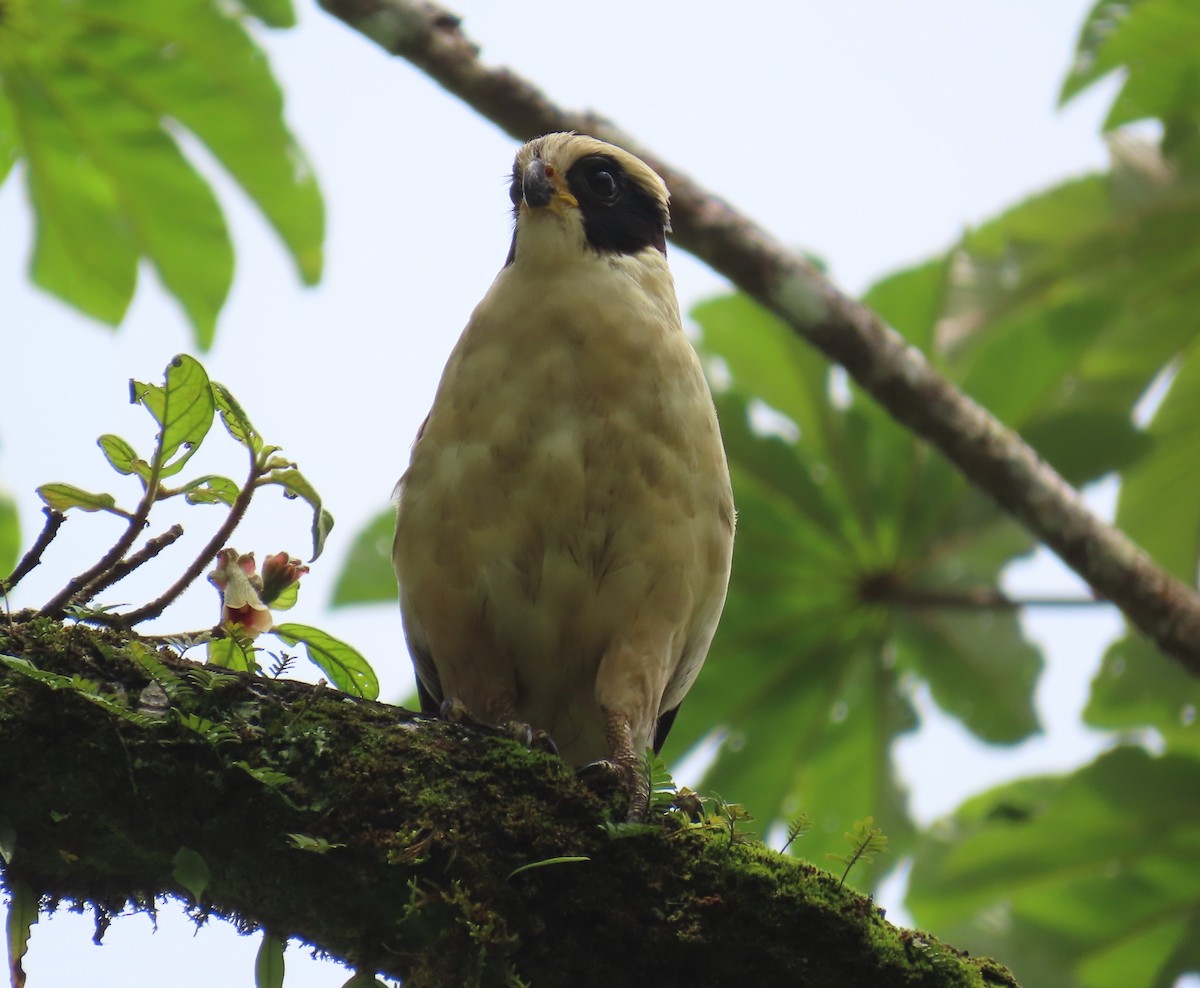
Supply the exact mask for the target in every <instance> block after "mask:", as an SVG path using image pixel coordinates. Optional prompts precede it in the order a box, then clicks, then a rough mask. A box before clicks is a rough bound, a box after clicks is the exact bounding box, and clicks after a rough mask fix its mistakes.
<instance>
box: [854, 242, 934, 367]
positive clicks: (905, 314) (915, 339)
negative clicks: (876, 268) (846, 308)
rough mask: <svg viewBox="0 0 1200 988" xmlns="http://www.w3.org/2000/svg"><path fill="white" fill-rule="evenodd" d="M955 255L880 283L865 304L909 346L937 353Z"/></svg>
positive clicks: (902, 272)
mask: <svg viewBox="0 0 1200 988" xmlns="http://www.w3.org/2000/svg"><path fill="white" fill-rule="evenodd" d="M950 271H951V255H946V256H945V257H939V258H935V259H934V260H932V261H927V262H926V263H925V264H920V265H917V266H916V267H912V268H908V269H906V270H904V271H900V272H898V273H896V274H893V275H889V276H888V277H886V278H884V279H882V280H881V281H877V282H876V283H875V284H874V285H872V286H871V287H870V288H869V289H868V290H867V293H866V294H865V295H864V296H863V298H862V301H863V304H864V305H866V306H869V307H870V308H872V309H874V310H875V311H876V312H877V313H878V314H879V315H880V316H882V317H883V318H884V319H886V320H887V322H888V325H890V326H891V327H892V328H893V329H895V330H896V331H897V332H898V333H899V334H900V335H901V336H903V337H904V338H905V339H906V340H908V342H909V343H911V344H912V345H913V346H915V347H917V348H918V349H920V350H923V351H925V352H926V353H935V351H934V349H933V345H934V333H935V331H936V330H937V326H938V323H939V322H940V321H941V319H942V316H943V314H944V310H945V306H946V293H947V290H948V289H949V286H950Z"/></svg>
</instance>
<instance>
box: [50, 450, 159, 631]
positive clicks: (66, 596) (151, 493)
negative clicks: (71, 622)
mask: <svg viewBox="0 0 1200 988" xmlns="http://www.w3.org/2000/svg"><path fill="white" fill-rule="evenodd" d="M165 434H166V429H165V427H163V428H160V429H159V430H158V444H157V446H156V447H155V450H154V461H153V463H151V465H150V476H149V477H147V478H146V490H145V491H144V492H143V493H142V499H141V500H140V501H139V502H138V506H137V510H136V511H134V513H133V514H132V515H130V516H129V524H128V525H127V526H126V528H125V532H124V534H123V535H122V536H121V537H120V538H119V539H117V541H116V543H115V544H114V545H113V547H112V548H111V549H109V550H108V552H106V553H105V554H104V555H103V556H102V557H101V558H100V560H99V561H98V562H97V563H96V564H95V565H94V566H92V567H91V568H90V569H86V570H84V571H83V572H82V573H80V574H79V575H78V576H76V577H73V578H72V579H70V580H68V581H67V585H66V586H65V587H63V588H62V589H61V590H60V591H59V592H58V593H56V594H55V595H54V596H53V597H51V598H50V599H49V600H48V601H46V603H45V604H43V605H42V609H41V611H40V612H39V613H40V614H41V615H42V616H43V617H50V618H60V617H62V616H63V612H64V611H65V610H66V607H67V605H68V604H70V603H71V602H72V601H73V600H75V599H76V597H82V598H83V599H84V600H90V599H91V598H92V597H94V596H95V594H96V591H95V590H93V589H92V583H93V582H95V581H98V580H100V579H101V578H103V577H105V576H107V575H108V571H109V570H110V569H112V568H113V566H115V565H116V564H117V563H118V562H119V561H120V559H121V557H122V556H124V555H125V553H126V552H127V551H128V550H129V547H130V546H131V545H133V543H134V540H136V539H137V537H138V533H140V532H141V530H142V529H143V528H145V527H146V520H147V519H148V518H149V517H150V509H151V508H152V507H153V506H154V501H155V498H156V495H157V494H158V479H159V476H160V474H161V471H162V464H163V445H162V444H163V437H164V435H165Z"/></svg>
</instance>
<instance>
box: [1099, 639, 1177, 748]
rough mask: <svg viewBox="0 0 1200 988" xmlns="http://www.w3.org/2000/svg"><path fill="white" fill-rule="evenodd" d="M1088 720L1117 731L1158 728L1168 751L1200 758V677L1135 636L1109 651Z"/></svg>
mask: <svg viewBox="0 0 1200 988" xmlns="http://www.w3.org/2000/svg"><path fill="white" fill-rule="evenodd" d="M1083 719H1084V721H1085V722H1086V723H1088V724H1091V725H1092V726H1093V727H1099V728H1105V729H1107V730H1113V731H1131V730H1138V729H1145V728H1153V729H1154V730H1156V731H1157V732H1158V733H1159V735H1161V737H1162V739H1163V741H1165V742H1166V745H1167V749H1168V750H1170V751H1176V752H1179V753H1186V754H1190V755H1192V756H1193V757H1197V758H1200V679H1197V678H1196V677H1195V676H1193V675H1191V674H1190V673H1188V672H1187V671H1186V670H1185V669H1184V668H1183V666H1182V665H1180V664H1179V663H1178V662H1175V661H1174V660H1172V659H1168V658H1167V657H1166V656H1164V655H1163V654H1162V653H1161V652H1159V651H1158V649H1156V648H1155V647H1154V646H1153V645H1151V644H1150V643H1149V642H1148V641H1147V640H1146V639H1145V638H1143V637H1142V636H1141V635H1133V634H1131V635H1129V636H1128V637H1126V638H1123V639H1121V640H1120V641H1117V642H1114V643H1113V644H1112V645H1111V646H1110V647H1109V649H1108V651H1107V652H1105V654H1104V661H1103V662H1102V663H1101V665H1100V670H1099V672H1097V673H1096V676H1095V678H1094V679H1093V680H1092V690H1091V695H1090V697H1089V698H1088V705H1087V707H1086V708H1085V710H1084V712H1083Z"/></svg>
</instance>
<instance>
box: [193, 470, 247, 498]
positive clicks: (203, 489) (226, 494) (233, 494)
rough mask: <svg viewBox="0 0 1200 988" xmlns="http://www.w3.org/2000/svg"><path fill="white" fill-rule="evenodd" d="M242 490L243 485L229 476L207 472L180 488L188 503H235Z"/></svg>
mask: <svg viewBox="0 0 1200 988" xmlns="http://www.w3.org/2000/svg"><path fill="white" fill-rule="evenodd" d="M241 492H242V489H241V487H239V486H238V485H237V483H236V482H235V481H232V480H230V479H229V478H228V477H219V476H217V475H216V474H212V473H210V474H205V475H204V476H203V477H197V478H196V479H195V480H192V481H189V482H188V483H186V484H184V485H183V486H182V487H180V488H179V493H180V494H182V495H183V496H184V500H185V501H187V503H188V504H233V502H234V501H236V500H237V497H238V495H239V494H240V493H241Z"/></svg>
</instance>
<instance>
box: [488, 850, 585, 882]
mask: <svg viewBox="0 0 1200 988" xmlns="http://www.w3.org/2000/svg"><path fill="white" fill-rule="evenodd" d="M591 860H592V859H591V858H589V857H588V856H587V855H586V854H564V855H561V856H560V857H557V858H545V859H543V860H541V861H530V862H529V864H523V865H521V867H520V868H514V869H513V870H512V871H510V872H509V873H508V878H506V879H505V881H508V879H509V878H512V877H513V876H515V875H519V874H521V872H523V871H531V870H533V869H534V868H547V867H549V866H550V865H560V864H578V863H579V862H582V861H591Z"/></svg>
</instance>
